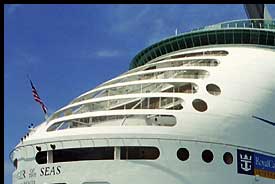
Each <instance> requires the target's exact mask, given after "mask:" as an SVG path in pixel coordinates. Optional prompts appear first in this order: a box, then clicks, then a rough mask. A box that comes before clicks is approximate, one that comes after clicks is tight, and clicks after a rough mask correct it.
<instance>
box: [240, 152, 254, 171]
mask: <svg viewBox="0 0 275 184" xmlns="http://www.w3.org/2000/svg"><path fill="white" fill-rule="evenodd" d="M240 159H241V162H242V163H241V168H242V170H244V171H246V172H248V171H250V170H251V168H252V166H251V164H252V156H247V154H244V155H242V154H240Z"/></svg>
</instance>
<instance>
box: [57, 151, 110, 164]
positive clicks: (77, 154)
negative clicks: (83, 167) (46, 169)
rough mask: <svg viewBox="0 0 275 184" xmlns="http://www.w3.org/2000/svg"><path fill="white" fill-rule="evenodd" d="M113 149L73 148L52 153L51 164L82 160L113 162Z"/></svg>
mask: <svg viewBox="0 0 275 184" xmlns="http://www.w3.org/2000/svg"><path fill="white" fill-rule="evenodd" d="M113 159H114V148H113V147H95V148H73V149H62V150H54V151H53V163H57V162H72V161H82V160H113Z"/></svg>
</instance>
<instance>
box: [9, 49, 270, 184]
mask: <svg viewBox="0 0 275 184" xmlns="http://www.w3.org/2000/svg"><path fill="white" fill-rule="evenodd" d="M212 50H226V51H227V52H228V53H229V54H228V55H227V56H203V57H202V56H198V57H197V58H204V59H206V58H209V59H217V60H218V61H219V62H220V63H219V66H218V67H207V66H186V68H187V69H203V70H206V71H208V72H209V77H207V78H205V79H174V81H179V82H184V81H188V82H194V83H196V84H197V85H198V89H199V90H198V92H197V93H196V94H182V93H180V94H173V96H177V97H180V98H182V99H183V100H184V103H183V109H182V110H170V111H167V110H166V109H162V110H160V109H158V110H155V109H140V110H131V109H130V110H123V109H122V110H116V111H109V112H106V111H96V112H90V114H89V115H92V116H99V115H102V114H105V115H108V114H112V115H116V114H119V115H121V114H128V113H135V114H144V113H147V114H168V115H169V114H172V115H173V116H175V117H176V124H175V125H174V126H171V127H165V126H141V125H132V126H116V125H117V124H116V123H115V121H114V123H113V125H111V126H107V124H104V123H103V124H102V125H101V126H91V127H85V128H75V129H73V128H72V129H66V130H60V131H52V132H46V131H45V130H46V128H48V125H46V123H44V124H42V125H41V126H40V129H39V130H37V132H35V133H34V134H33V135H32V137H31V139H30V140H28V142H27V141H26V143H25V144H23V145H19V146H18V149H17V151H15V152H14V156H13V157H16V158H17V159H18V161H19V162H18V168H17V169H16V171H15V172H14V173H13V183H14V184H23V183H24V184H25V183H36V184H40V183H41V184H42V183H47V184H53V183H66V184H78V183H79V184H126V183H131V184H141V183H144V184H167V183H173V184H201V183H204V184H210V183H211V184H218V183H220V184H253V183H255V184H275V174H274V173H272V172H270V173H266V175H264V174H257V173H256V171H255V173H254V174H251V175H250V174H244V173H240V172H239V170H238V167H241V168H243V169H246V170H249V169H250V170H251V169H253V168H251V167H250V166H251V165H250V164H251V163H252V162H253V161H252V160H251V162H249V161H248V162H243V160H242V158H244V155H242V156H241V157H240V154H239V152H238V150H239V151H240V150H243V151H248V152H251V153H253V154H255V155H257V154H258V155H264V156H266V157H267V158H271V160H270V162H268V163H269V166H270V169H271V170H272V169H274V170H275V161H274V160H275V159H274V160H272V158H274V157H275V143H274V140H275V137H274V136H275V125H274V124H273V123H274V120H275V113H274V112H275V72H274V71H275V59H274V58H275V51H274V48H268V47H254V46H252V45H251V46H249V45H246V46H244V45H227V46H224V45H223V46H215V47H213V46H212V47H203V48H193V49H190V50H184V51H179V52H177V53H181V54H184V53H191V52H201V51H204V52H205V51H212ZM173 54H174V53H173ZM192 59H196V57H192ZM167 69H169V68H167ZM182 69H185V68H184V67H182ZM152 80H154V81H156V79H152ZM157 80H160V79H157ZM165 80H167V81H169V80H168V79H164V80H162V82H164V81H165ZM149 82H150V80H148V83H149ZM134 83H135V81H132V82H129V85H130V84H134ZM212 83H214V84H217V85H218V86H219V87H220V89H221V94H220V95H218V96H215V95H211V94H209V93H208V92H207V90H206V86H207V85H208V84H212ZM139 95H141V96H142V94H139ZM152 95H153V94H152ZM147 96H148V94H147ZM149 96H150V95H149ZM127 97H128V98H130V97H136V96H135V95H134V94H126V95H125V98H127ZM108 98H109V97H106V99H108ZM194 99H203V100H204V101H205V102H206V103H207V107H208V109H207V111H205V112H198V111H196V110H194V107H193V106H192V101H194ZM74 116H75V117H78V118H83V117H84V116H86V114H85V113H82V114H77V115H74ZM136 121H138V120H136ZM119 123H121V122H119ZM109 124H110V122H109ZM126 124H127V120H126ZM129 124H130V123H129ZM51 144H54V145H55V146H56V149H68V148H73V147H78V148H85V147H114V150H115V151H114V154H115V155H114V159H111V160H84V161H77V162H58V163H47V164H37V162H36V160H35V156H36V154H37V150H36V146H40V147H41V149H42V151H44V150H51V147H50V145H51ZM123 146H149V147H157V148H158V149H159V153H160V154H159V157H158V158H157V159H153V160H146V159H145V160H142V159H141V160H127V159H124V160H121V159H120V156H119V154H120V152H119V151H120V149H118V148H120V147H123ZM180 148H186V149H187V150H188V151H189V157H188V159H187V160H185V161H182V160H180V159H179V158H178V157H177V151H178V150H179V149H180ZM204 150H210V151H212V153H213V157H214V158H213V160H212V161H211V162H210V163H206V162H205V161H204V160H203V159H202V152H203V151H204ZM226 152H229V153H231V154H232V156H233V162H232V164H226V163H225V161H224V158H223V156H224V154H225V153H226ZM247 156H248V159H249V155H247ZM264 156H263V157H264ZM255 157H256V156H255ZM48 159H49V158H48ZM254 159H256V158H254ZM258 161H259V160H258ZM273 161H274V162H273ZM261 163H262V164H265V163H264V162H261ZM261 163H258V164H261ZM263 167H264V166H263ZM258 169H259V168H258ZM257 172H259V171H257ZM268 174H269V175H268Z"/></svg>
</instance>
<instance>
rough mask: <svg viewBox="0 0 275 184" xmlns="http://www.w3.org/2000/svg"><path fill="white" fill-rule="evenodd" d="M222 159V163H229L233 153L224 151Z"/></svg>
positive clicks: (231, 161)
mask: <svg viewBox="0 0 275 184" xmlns="http://www.w3.org/2000/svg"><path fill="white" fill-rule="evenodd" d="M223 161H224V163H226V164H227V165H231V164H232V163H233V155H232V154H231V153H229V152H226V153H225V154H224V155H223Z"/></svg>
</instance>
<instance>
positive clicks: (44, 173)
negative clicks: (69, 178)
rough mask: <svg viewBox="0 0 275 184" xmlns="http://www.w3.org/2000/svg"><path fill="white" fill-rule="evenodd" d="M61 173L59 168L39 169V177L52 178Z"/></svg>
mask: <svg viewBox="0 0 275 184" xmlns="http://www.w3.org/2000/svg"><path fill="white" fill-rule="evenodd" d="M60 173H61V166H56V167H55V166H53V167H42V168H41V169H40V176H53V175H59V174H60Z"/></svg>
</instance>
